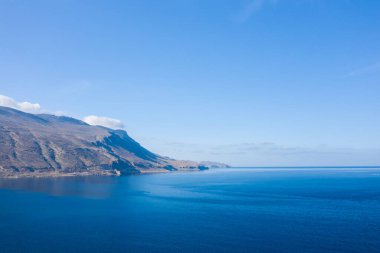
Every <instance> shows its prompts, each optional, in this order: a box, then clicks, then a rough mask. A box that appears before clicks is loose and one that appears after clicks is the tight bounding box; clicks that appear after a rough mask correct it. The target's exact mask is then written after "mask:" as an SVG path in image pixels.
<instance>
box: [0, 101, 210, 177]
mask: <svg viewBox="0 0 380 253" xmlns="http://www.w3.org/2000/svg"><path fill="white" fill-rule="evenodd" d="M199 169H204V166H201V165H200V164H198V163H196V162H191V161H177V160H174V159H170V158H167V157H163V156H159V155H157V154H154V153H152V152H150V151H149V150H147V149H145V148H144V147H142V146H141V145H140V144H139V143H137V142H136V141H134V140H133V139H132V138H131V137H129V135H128V134H127V132H125V131H123V130H112V129H108V128H105V127H101V126H90V125H88V124H86V123H84V122H83V121H80V120H77V119H74V118H70V117H65V116H54V115H49V114H29V113H24V112H21V111H18V110H14V109H11V108H7V107H1V106H0V177H20V176H66V175H126V174H133V173H146V172H165V171H176V170H199Z"/></svg>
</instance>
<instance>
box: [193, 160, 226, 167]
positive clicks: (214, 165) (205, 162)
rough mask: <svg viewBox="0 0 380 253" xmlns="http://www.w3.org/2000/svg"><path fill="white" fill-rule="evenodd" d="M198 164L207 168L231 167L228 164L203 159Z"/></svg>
mask: <svg viewBox="0 0 380 253" xmlns="http://www.w3.org/2000/svg"><path fill="white" fill-rule="evenodd" d="M199 164H200V165H201V166H205V167H207V168H231V166H230V165H228V164H225V163H218V162H210V161H203V162H200V163H199Z"/></svg>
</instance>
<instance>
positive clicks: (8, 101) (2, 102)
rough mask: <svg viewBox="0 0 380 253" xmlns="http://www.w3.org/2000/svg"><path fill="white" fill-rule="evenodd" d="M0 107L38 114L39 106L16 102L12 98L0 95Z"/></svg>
mask: <svg viewBox="0 0 380 253" xmlns="http://www.w3.org/2000/svg"><path fill="white" fill-rule="evenodd" d="M0 106H5V107H10V108H13V109H17V110H20V111H23V112H29V113H39V112H40V111H41V106H40V105H39V104H33V103H30V102H17V101H16V100H14V99H13V98H10V97H7V96H4V95H0Z"/></svg>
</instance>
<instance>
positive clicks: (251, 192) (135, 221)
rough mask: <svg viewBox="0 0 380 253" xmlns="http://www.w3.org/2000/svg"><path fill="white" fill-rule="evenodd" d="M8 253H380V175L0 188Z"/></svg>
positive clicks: (86, 180) (209, 174)
mask: <svg viewBox="0 0 380 253" xmlns="http://www.w3.org/2000/svg"><path fill="white" fill-rule="evenodd" d="M0 201H1V202H0V203H1V204H0V252H1V253H18V252H22V253H26V252H27V253H34V252H36V253H63V252H65V253H74V252H75V253H76V252H86V253H87V252H88V253H90V252H91V253H96V252H113V253H119V252H120V253H121V252H123V253H124V252H144V253H145V252H163V253H164V252H165V253H167V252H186V253H187V252H189V253H190V252H196V253H201V252H205V253H206V252H207V253H212V252H237V253H239V252H258V253H266V252H276V253H281V252H287V253H298V252H299V253H312V252H314V253H322V252H324V253H325V252H342V253H349V252H352V253H354V252H355V253H372V252H373V253H379V252H380V168H368V167H367V168H365V167H363V168H261V169H260V168H230V169H213V170H209V171H201V172H193V173H169V174H151V175H141V176H127V177H79V178H52V179H1V180H0Z"/></svg>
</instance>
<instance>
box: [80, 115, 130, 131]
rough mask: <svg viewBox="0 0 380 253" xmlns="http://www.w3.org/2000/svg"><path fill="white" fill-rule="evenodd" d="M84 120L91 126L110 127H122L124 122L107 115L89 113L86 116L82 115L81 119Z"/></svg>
mask: <svg viewBox="0 0 380 253" xmlns="http://www.w3.org/2000/svg"><path fill="white" fill-rule="evenodd" d="M82 120H83V121H84V122H86V123H87V124H89V125H93V126H104V127H108V128H111V129H123V128H124V124H123V122H121V121H120V120H118V119H112V118H108V117H100V116H96V115H90V116H87V117H84V118H83V119H82Z"/></svg>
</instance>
